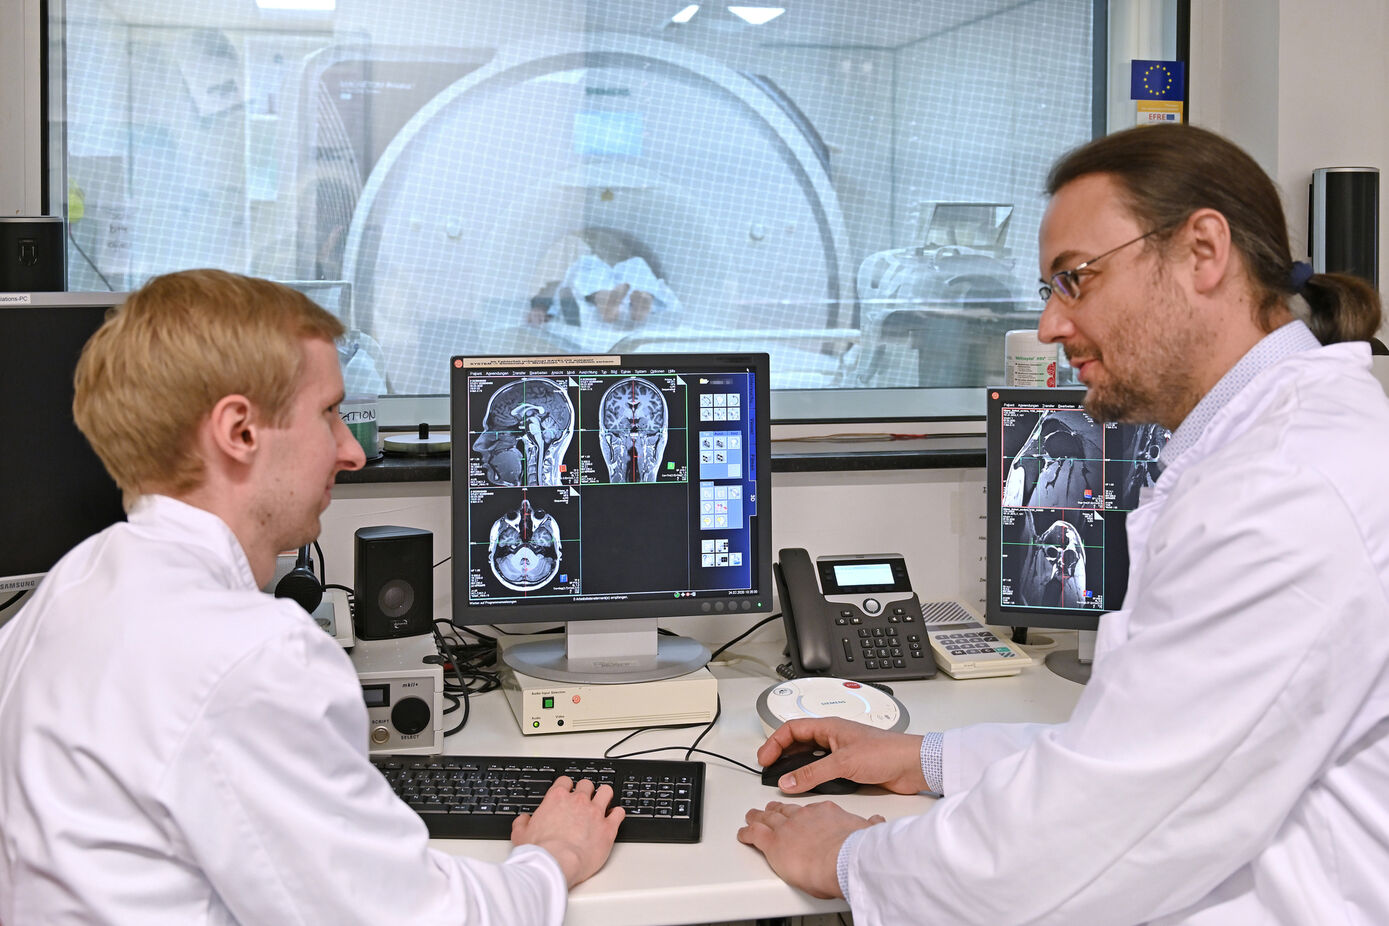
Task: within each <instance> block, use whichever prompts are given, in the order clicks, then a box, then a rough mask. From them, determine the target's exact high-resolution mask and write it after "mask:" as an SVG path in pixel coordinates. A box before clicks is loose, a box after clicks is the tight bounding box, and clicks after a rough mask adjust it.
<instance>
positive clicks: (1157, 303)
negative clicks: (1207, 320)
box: [1066, 279, 1202, 429]
mask: <svg viewBox="0 0 1389 926" xmlns="http://www.w3.org/2000/svg"><path fill="white" fill-rule="evenodd" d="M1167 283H1168V281H1166V280H1163V279H1158V280H1155V281H1154V285H1153V287H1152V290H1153V292H1152V298H1151V300H1149V301H1147V303H1146V304H1145V305H1141V306H1137V307H1135V306H1129V307H1127V308H1126V309H1125V310H1124V311H1123V312H1122V314H1120V313H1116V318H1115V324H1114V325H1113V332H1114V333H1113V336H1112V337H1111V338H1110V339H1109V345H1108V347H1107V348H1105V349H1104V350H1101V349H1100V348H1099V346H1098V345H1096V344H1095V343H1094V342H1092V341H1089V340H1087V339H1085V338H1082V337H1076V338H1072V339H1071V340H1070V341H1069V342H1068V343H1067V344H1066V357H1067V359H1071V358H1075V357H1078V358H1081V359H1082V360H1098V361H1099V362H1100V367H1101V368H1102V369H1101V376H1100V377H1099V378H1098V379H1096V380H1095V381H1093V382H1091V383H1089V384H1087V389H1086V393H1085V410H1086V411H1087V412H1089V413H1090V416H1091V417H1092V418H1094V419H1095V420H1096V421H1099V422H1101V423H1104V422H1110V421H1114V422H1129V423H1135V424H1148V423H1152V422H1156V423H1158V424H1161V425H1164V426H1165V427H1167V428H1169V429H1175V428H1176V426H1177V425H1178V424H1180V423H1181V421H1182V419H1183V418H1185V417H1186V415H1187V413H1188V412H1190V411H1191V409H1192V408H1194V407H1195V406H1196V403H1197V402H1199V401H1200V399H1201V390H1200V389H1199V388H1198V387H1197V385H1196V383H1195V381H1194V378H1193V375H1192V372H1191V371H1192V358H1193V357H1196V356H1199V355H1200V354H1199V352H1200V351H1201V347H1202V345H1201V326H1200V325H1199V324H1197V323H1196V321H1195V311H1194V309H1193V308H1192V307H1191V306H1190V304H1189V303H1187V302H1186V300H1185V298H1184V297H1183V296H1182V294H1181V293H1180V292H1179V291H1177V290H1176V289H1175V288H1174V287H1172V286H1171V285H1170V284H1168V285H1164V284H1167Z"/></svg>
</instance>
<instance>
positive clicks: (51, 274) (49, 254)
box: [0, 215, 67, 293]
mask: <svg viewBox="0 0 1389 926" xmlns="http://www.w3.org/2000/svg"><path fill="white" fill-rule="evenodd" d="M65 253H66V252H65V250H64V248H63V220H62V219H61V218H59V217H58V216H54V215H45V216H37V217H32V218H21V217H17V216H0V293H60V292H62V291H63V290H65V289H67V283H66V282H65V281H66V272H65V270H66V268H65V264H64V254H65Z"/></svg>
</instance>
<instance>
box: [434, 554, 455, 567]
mask: <svg viewBox="0 0 1389 926" xmlns="http://www.w3.org/2000/svg"><path fill="white" fill-rule="evenodd" d="M451 559H453V555H452V554H450V555H448V556H445V557H444V558H443V559H441V560H439V562H437V563H435V564H434V566H433V568H434V569H438V568H439V567H440V566H442V565H444V563H447V562H448V561H449V560H451Z"/></svg>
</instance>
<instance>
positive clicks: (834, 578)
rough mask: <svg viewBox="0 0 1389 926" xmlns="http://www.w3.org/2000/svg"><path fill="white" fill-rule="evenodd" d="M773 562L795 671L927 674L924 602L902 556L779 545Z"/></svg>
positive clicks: (883, 676) (875, 677) (930, 666)
mask: <svg viewBox="0 0 1389 926" xmlns="http://www.w3.org/2000/svg"><path fill="white" fill-rule="evenodd" d="M777 559H778V562H777V563H776V564H774V565H773V566H772V573H773V575H774V576H775V578H776V586H777V595H778V597H779V598H780V600H781V616H782V620H783V622H784V623H785V625H786V648H787V654H788V655H789V656H790V657H791V666H792V668H793V670H794V671H795V673H796V674H797V675H834V676H838V677H840V678H852V679H859V680H862V681H874V682H886V681H897V680H905V679H914V678H930V677H931V676H933V675H935V674H936V664H935V662H934V661H932V659H931V657H930V656H929V655H928V654H927V652H928V651H927V645H928V644H927V639H926V630H925V628H924V626H923V625H922V620H921V602H920V601H918V600H917V597H916V593H915V592H913V591H912V588H911V580H910V579H908V578H907V563H906V560H905V559H903V558H902V557H901V556H899V555H897V554H894V553H887V554H869V553H863V554H850V555H846V556H821V557H818V558H817V559H816V560H815V561H814V562H812V561H811V559H810V554H809V553H808V552H806V551H805V550H803V549H801V548H799V547H792V548H788V549H785V550H782V551H781V552H780V553H779V554H778V557H777Z"/></svg>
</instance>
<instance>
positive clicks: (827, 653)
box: [772, 547, 834, 673]
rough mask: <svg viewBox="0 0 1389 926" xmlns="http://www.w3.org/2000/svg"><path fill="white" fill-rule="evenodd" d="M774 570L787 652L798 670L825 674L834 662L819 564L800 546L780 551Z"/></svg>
mask: <svg viewBox="0 0 1389 926" xmlns="http://www.w3.org/2000/svg"><path fill="white" fill-rule="evenodd" d="M777 559H778V561H777V563H776V564H774V565H773V567H772V571H773V574H774V575H775V576H776V587H777V596H778V597H779V598H780V599H781V617H782V622H783V623H784V624H785V625H786V643H787V651H788V653H789V654H790V656H791V664H792V665H793V666H794V667H795V669H796V671H797V672H798V673H823V672H828V671H829V670H830V666H831V665H832V664H833V661H834V660H833V651H832V650H831V649H830V647H831V641H830V628H831V624H830V618H829V615H828V614H826V613H825V610H826V604H827V603H826V601H825V599H824V598H823V597H822V596H821V595H820V583H819V580H818V579H817V578H816V577H815V564H814V563H813V562H812V561H811V559H810V554H809V553H808V552H806V551H805V550H804V549H802V548H800V547H790V548H788V549H785V550H782V551H780V553H778V554H777Z"/></svg>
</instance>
